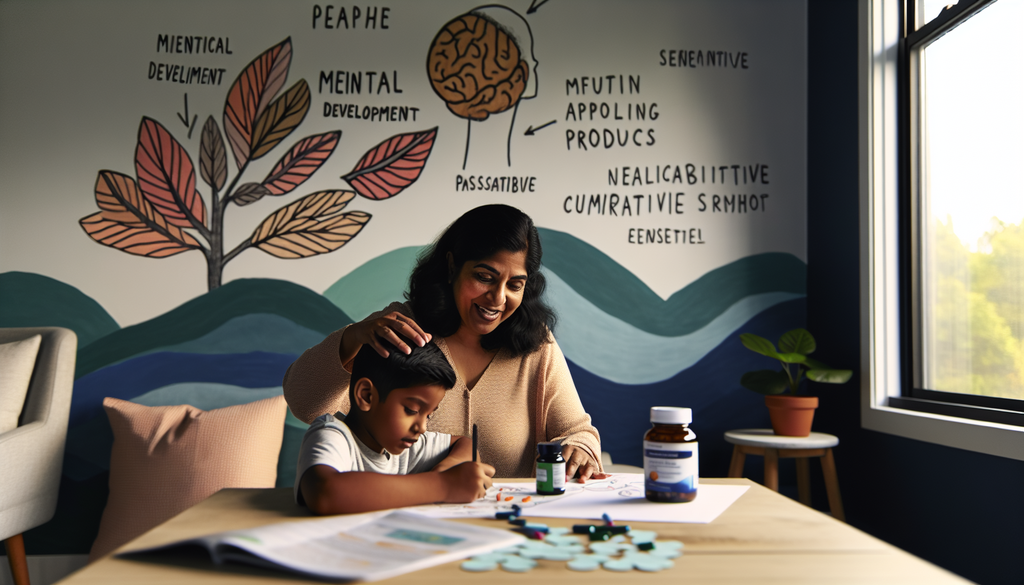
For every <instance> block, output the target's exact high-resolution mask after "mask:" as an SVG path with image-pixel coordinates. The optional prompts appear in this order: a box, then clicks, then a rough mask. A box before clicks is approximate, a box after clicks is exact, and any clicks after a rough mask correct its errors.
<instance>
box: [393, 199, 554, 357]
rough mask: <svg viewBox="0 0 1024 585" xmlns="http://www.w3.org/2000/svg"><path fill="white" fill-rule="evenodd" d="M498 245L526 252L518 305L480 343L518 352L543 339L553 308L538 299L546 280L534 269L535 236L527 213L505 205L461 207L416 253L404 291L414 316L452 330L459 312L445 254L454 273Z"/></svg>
mask: <svg viewBox="0 0 1024 585" xmlns="http://www.w3.org/2000/svg"><path fill="white" fill-rule="evenodd" d="M501 251H505V252H521V251H525V252H526V288H525V289H524V291H523V301H522V303H521V304H520V305H519V308H518V309H516V311H515V312H514V313H512V315H511V316H510V317H509V318H508V319H506V320H505V321H504V322H502V323H501V325H498V327H497V328H496V329H495V330H494V331H492V332H491V333H488V334H487V335H484V336H483V337H482V338H481V339H480V345H481V346H482V347H483V348H484V349H488V350H492V349H500V348H505V349H507V350H508V351H509V352H511V354H512V355H513V356H520V355H525V354H528V353H532V352H533V351H535V350H537V348H539V347H540V346H541V345H542V344H543V343H546V342H547V340H548V335H549V331H552V330H554V327H555V312H554V311H553V310H551V307H549V306H548V305H547V303H545V302H544V299H543V295H544V288H545V286H546V282H545V280H544V275H543V274H541V272H540V259H541V255H542V251H541V246H540V236H539V235H538V234H537V228H536V227H535V226H534V225H533V220H532V219H530V216H528V215H526V214H525V213H523V212H522V211H520V210H518V209H516V208H515V207H510V206H508V205H500V204H495V205H483V206H481V207H477V208H475V209H471V210H469V211H467V212H466V213H464V214H462V217H460V218H459V219H457V220H455V222H454V223H452V224H451V225H450V226H448V229H446V230H445V231H444V233H442V234H441V236H440V237H439V238H438V239H437V241H435V242H434V244H433V245H432V246H431V247H429V248H427V250H425V251H424V252H423V253H422V254H421V255H420V257H419V259H418V260H417V262H416V268H415V269H414V270H413V271H412V275H411V276H410V277H409V292H408V293H406V298H407V299H408V300H409V304H410V306H411V307H412V311H413V315H414V316H415V319H416V322H417V323H418V324H419V325H420V326H421V327H423V329H424V330H425V331H427V332H428V333H430V334H432V335H437V336H440V337H448V336H450V335H452V334H454V333H455V332H456V331H458V329H459V327H460V326H461V325H462V317H461V316H460V315H459V311H458V308H457V307H456V306H455V294H454V292H453V290H452V284H451V282H450V279H451V275H450V274H449V269H448V254H449V253H451V255H452V259H453V261H454V262H453V264H454V266H455V271H456V274H457V273H458V272H459V271H460V270H461V269H462V265H463V264H465V263H466V262H469V261H471V260H482V259H484V258H488V257H490V256H493V255H494V254H496V253H498V252H501Z"/></svg>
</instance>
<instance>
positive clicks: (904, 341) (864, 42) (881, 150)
mask: <svg viewBox="0 0 1024 585" xmlns="http://www.w3.org/2000/svg"><path fill="white" fill-rule="evenodd" d="M991 1H993V0H974V1H971V0H962V3H963V4H964V5H963V6H960V5H957V6H956V7H955V8H953V9H950V10H946V11H944V12H943V13H942V14H940V15H939V16H938V17H936V18H935V19H933V20H932V21H930V22H929V23H926V24H925V25H924V26H922V27H921V28H920V29H919V30H917V31H914V32H913V33H911V35H907V34H905V28H904V23H905V22H908V21H909V22H913V20H912V17H913V12H912V11H913V6H912V3H913V0H909V1H908V0H861V1H860V5H859V23H858V30H859V39H860V46H859V61H858V62H859V79H858V86H859V96H858V108H859V116H860V123H859V151H860V169H859V170H860V214H861V221H860V233H861V238H860V258H861V267H860V268H861V345H862V351H861V381H862V387H861V426H862V427H864V428H866V429H870V430H875V431H880V432H884V433H888V434H894V435H899V436H903V437H907V438H912V439H918V440H922V441H927V442H931V443H937V444H941V445H946V446H950V447H957V448H962V449H967V450H971V451H976V452H980V453H987V454H990V455H996V456H1000V457H1008V458H1011V459H1017V460H1024V426H1020V425H1021V423H1022V422H1024V415H1022V414H1021V413H1019V412H1017V411H1012V410H1008V409H1006V408H1003V407H1004V406H1007V405H1006V404H1005V402H1010V403H1016V402H1019V401H1015V400H1008V399H998V398H991V399H987V398H985V397H970V396H968V397H967V400H963V398H964V395H954V396H955V397H956V398H957V400H956V401H955V402H954V401H951V400H950V399H951V396H949V395H951V394H952V393H947V392H934V391H929V390H923V389H916V390H915V389H914V384H913V382H914V380H915V376H914V368H915V366H914V363H915V362H914V360H915V356H914V354H913V351H914V349H913V344H912V343H911V342H909V341H910V340H911V339H912V338H911V337H909V336H910V335H911V332H912V331H913V327H914V312H915V309H916V307H915V305H914V295H913V294H912V292H911V291H912V290H913V289H912V287H913V284H914V283H913V281H912V279H913V278H914V276H913V275H914V274H916V272H915V270H916V266H915V264H914V255H913V254H912V248H911V245H910V244H911V243H912V242H914V241H915V240H914V239H913V238H915V237H916V235H917V234H916V221H914V213H915V208H914V198H913V197H911V196H910V194H911V193H913V192H914V188H915V186H916V185H915V184H914V183H915V181H916V178H915V176H916V175H915V173H916V169H915V165H914V161H913V158H912V154H911V149H910V144H911V141H910V139H911V134H910V132H911V123H912V122H913V121H914V120H913V119H912V116H915V115H916V109H915V108H913V107H911V104H912V103H914V102H913V101H912V100H916V96H914V95H913V93H912V92H913V91H914V88H913V85H912V84H911V83H910V73H911V71H910V69H909V67H912V66H913V63H912V61H911V59H910V58H911V57H912V53H911V52H910V51H909V50H908V41H910V42H913V43H914V44H915V45H916V44H919V43H921V42H929V41H930V40H932V39H934V38H937V37H938V36H940V35H941V34H944V33H945V32H947V31H948V30H951V29H952V28H953V27H955V26H956V24H959V22H961V21H962V20H963V15H964V14H965V13H967V14H973V13H974V12H976V11H978V10H981V9H982V8H983V7H984V6H985V5H987V4H988V3H990V2H991ZM907 5H910V8H909V10H910V12H909V14H905V13H903V12H902V11H903V10H904V7H905V6H907ZM901 195H902V196H901ZM901 238H902V239H901ZM901 266H903V267H910V270H901V269H900V267H901ZM979 398H980V400H978V399H979ZM1001 401H1005V402H1001ZM986 418H988V419H992V420H984V419H986Z"/></svg>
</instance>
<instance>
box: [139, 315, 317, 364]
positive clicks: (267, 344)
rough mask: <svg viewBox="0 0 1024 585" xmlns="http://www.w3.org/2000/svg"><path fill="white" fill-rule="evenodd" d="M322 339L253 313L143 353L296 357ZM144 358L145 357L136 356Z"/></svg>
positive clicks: (309, 331)
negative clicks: (195, 335) (290, 355)
mask: <svg viewBox="0 0 1024 585" xmlns="http://www.w3.org/2000/svg"><path fill="white" fill-rule="evenodd" d="M323 339H324V334H323V333H320V332H319V331H314V330H312V329H309V328H308V327H303V326H301V325H298V324H296V323H295V322H293V321H292V320H290V319H287V318H285V317H282V316H280V315H274V314H272V313H253V314H250V315H242V316H240V317H235V318H233V319H230V320H228V321H227V322H225V323H224V324H223V325H220V326H219V327H217V328H216V329H214V330H213V331H210V332H209V333H207V334H206V335H203V336H201V337H198V338H196V339H193V340H190V341H185V342H183V343H177V344H174V345H168V346H164V347H159V348H155V349H154V350H153V351H149V352H146V353H147V354H149V353H158V352H175V353H195V354H225V353H251V352H254V351H263V352H268V353H281V354H300V353H302V352H303V351H305V350H306V349H307V348H309V347H312V346H314V345H316V344H318V343H320V342H321V341H323ZM140 355H145V354H140Z"/></svg>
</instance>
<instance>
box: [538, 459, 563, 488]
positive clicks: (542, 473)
mask: <svg viewBox="0 0 1024 585" xmlns="http://www.w3.org/2000/svg"><path fill="white" fill-rule="evenodd" d="M564 488H565V462H564V461H563V462H561V463H543V462H540V461H538V462H537V491H538V492H553V491H555V490H560V489H564Z"/></svg>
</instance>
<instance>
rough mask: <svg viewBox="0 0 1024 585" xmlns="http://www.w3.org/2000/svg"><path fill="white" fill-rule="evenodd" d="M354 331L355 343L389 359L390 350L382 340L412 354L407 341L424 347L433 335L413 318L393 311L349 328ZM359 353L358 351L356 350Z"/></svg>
mask: <svg viewBox="0 0 1024 585" xmlns="http://www.w3.org/2000/svg"><path fill="white" fill-rule="evenodd" d="M349 329H354V331H353V334H354V338H353V341H354V342H355V343H357V344H358V345H359V346H360V347H362V346H363V345H369V346H371V347H373V349H375V350H377V353H379V354H380V356H381V357H385V358H386V357H388V349H386V348H385V347H384V344H383V343H381V340H384V341H387V342H388V343H390V344H391V345H393V346H395V347H396V348H398V351H401V352H403V353H405V354H409V353H412V348H411V347H409V344H408V343H406V341H411V342H412V343H415V344H417V345H419V346H420V347H423V346H424V345H426V344H427V343H428V342H429V341H430V338H431V335H430V334H429V333H427V332H425V331H424V330H423V328H422V327H420V326H419V324H417V323H416V321H415V320H413V318H412V317H409V316H407V315H403V314H402V313H399V312H398V311H393V312H391V313H388V314H387V315H384V316H381V317H377V318H375V319H365V320H363V321H360V322H359V323H355V324H353V325H352V326H350V327H349ZM356 351H357V352H358V349H357V350H356Z"/></svg>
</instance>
